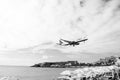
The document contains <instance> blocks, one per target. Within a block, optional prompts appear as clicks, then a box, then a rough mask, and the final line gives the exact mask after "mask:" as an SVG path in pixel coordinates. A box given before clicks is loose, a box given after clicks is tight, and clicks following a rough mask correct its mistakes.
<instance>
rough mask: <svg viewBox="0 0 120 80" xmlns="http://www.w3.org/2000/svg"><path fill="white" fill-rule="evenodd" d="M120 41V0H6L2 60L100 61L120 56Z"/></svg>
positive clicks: (1, 14) (0, 28)
mask: <svg viewBox="0 0 120 80" xmlns="http://www.w3.org/2000/svg"><path fill="white" fill-rule="evenodd" d="M84 37H87V38H88V41H87V42H86V43H80V45H78V46H75V47H72V46H59V45H56V43H58V41H59V39H60V38H63V39H66V40H77V39H80V38H84ZM119 41H120V0H0V65H32V64H35V63H39V62H45V61H67V60H78V61H79V62H94V61H96V60H98V59H99V58H104V57H107V56H112V55H114V56H120V42H119Z"/></svg>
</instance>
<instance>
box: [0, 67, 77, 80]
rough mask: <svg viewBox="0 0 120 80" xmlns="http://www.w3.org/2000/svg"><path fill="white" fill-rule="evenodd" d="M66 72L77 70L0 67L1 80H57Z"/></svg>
mask: <svg viewBox="0 0 120 80" xmlns="http://www.w3.org/2000/svg"><path fill="white" fill-rule="evenodd" d="M64 70H75V68H35V67H18V66H17V67H15V66H0V80H56V78H57V77H59V76H60V73H61V72H62V71H64Z"/></svg>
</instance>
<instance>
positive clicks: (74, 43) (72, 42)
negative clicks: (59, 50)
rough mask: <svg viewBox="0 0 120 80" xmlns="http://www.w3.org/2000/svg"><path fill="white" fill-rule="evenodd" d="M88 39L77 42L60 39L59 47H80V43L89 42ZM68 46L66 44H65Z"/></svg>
mask: <svg viewBox="0 0 120 80" xmlns="http://www.w3.org/2000/svg"><path fill="white" fill-rule="evenodd" d="M87 40H88V39H87V38H85V39H79V40H77V41H68V40H64V39H60V40H59V43H58V45H62V46H68V45H70V46H73V47H74V46H76V45H79V44H80V42H85V41H87ZM64 42H65V43H66V44H65V43H64Z"/></svg>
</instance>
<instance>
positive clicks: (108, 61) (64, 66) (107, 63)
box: [32, 56, 120, 68]
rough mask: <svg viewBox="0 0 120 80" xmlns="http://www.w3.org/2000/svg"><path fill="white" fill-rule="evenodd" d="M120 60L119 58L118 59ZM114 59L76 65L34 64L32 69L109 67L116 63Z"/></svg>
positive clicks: (109, 58) (76, 62) (67, 63)
mask: <svg viewBox="0 0 120 80" xmlns="http://www.w3.org/2000/svg"><path fill="white" fill-rule="evenodd" d="M119 59H120V57H119ZM116 61H117V60H116V57H114V56H111V57H106V58H104V59H100V60H98V61H96V62H94V63H78V61H64V62H44V63H39V64H35V65H33V66H32V67H51V68H52V67H53V68H66V67H85V66H89V67H90V66H110V65H114V64H115V62H116Z"/></svg>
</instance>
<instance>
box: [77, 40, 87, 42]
mask: <svg viewBox="0 0 120 80" xmlns="http://www.w3.org/2000/svg"><path fill="white" fill-rule="evenodd" d="M87 40H88V39H83V40H80V41H77V42H84V41H87Z"/></svg>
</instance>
